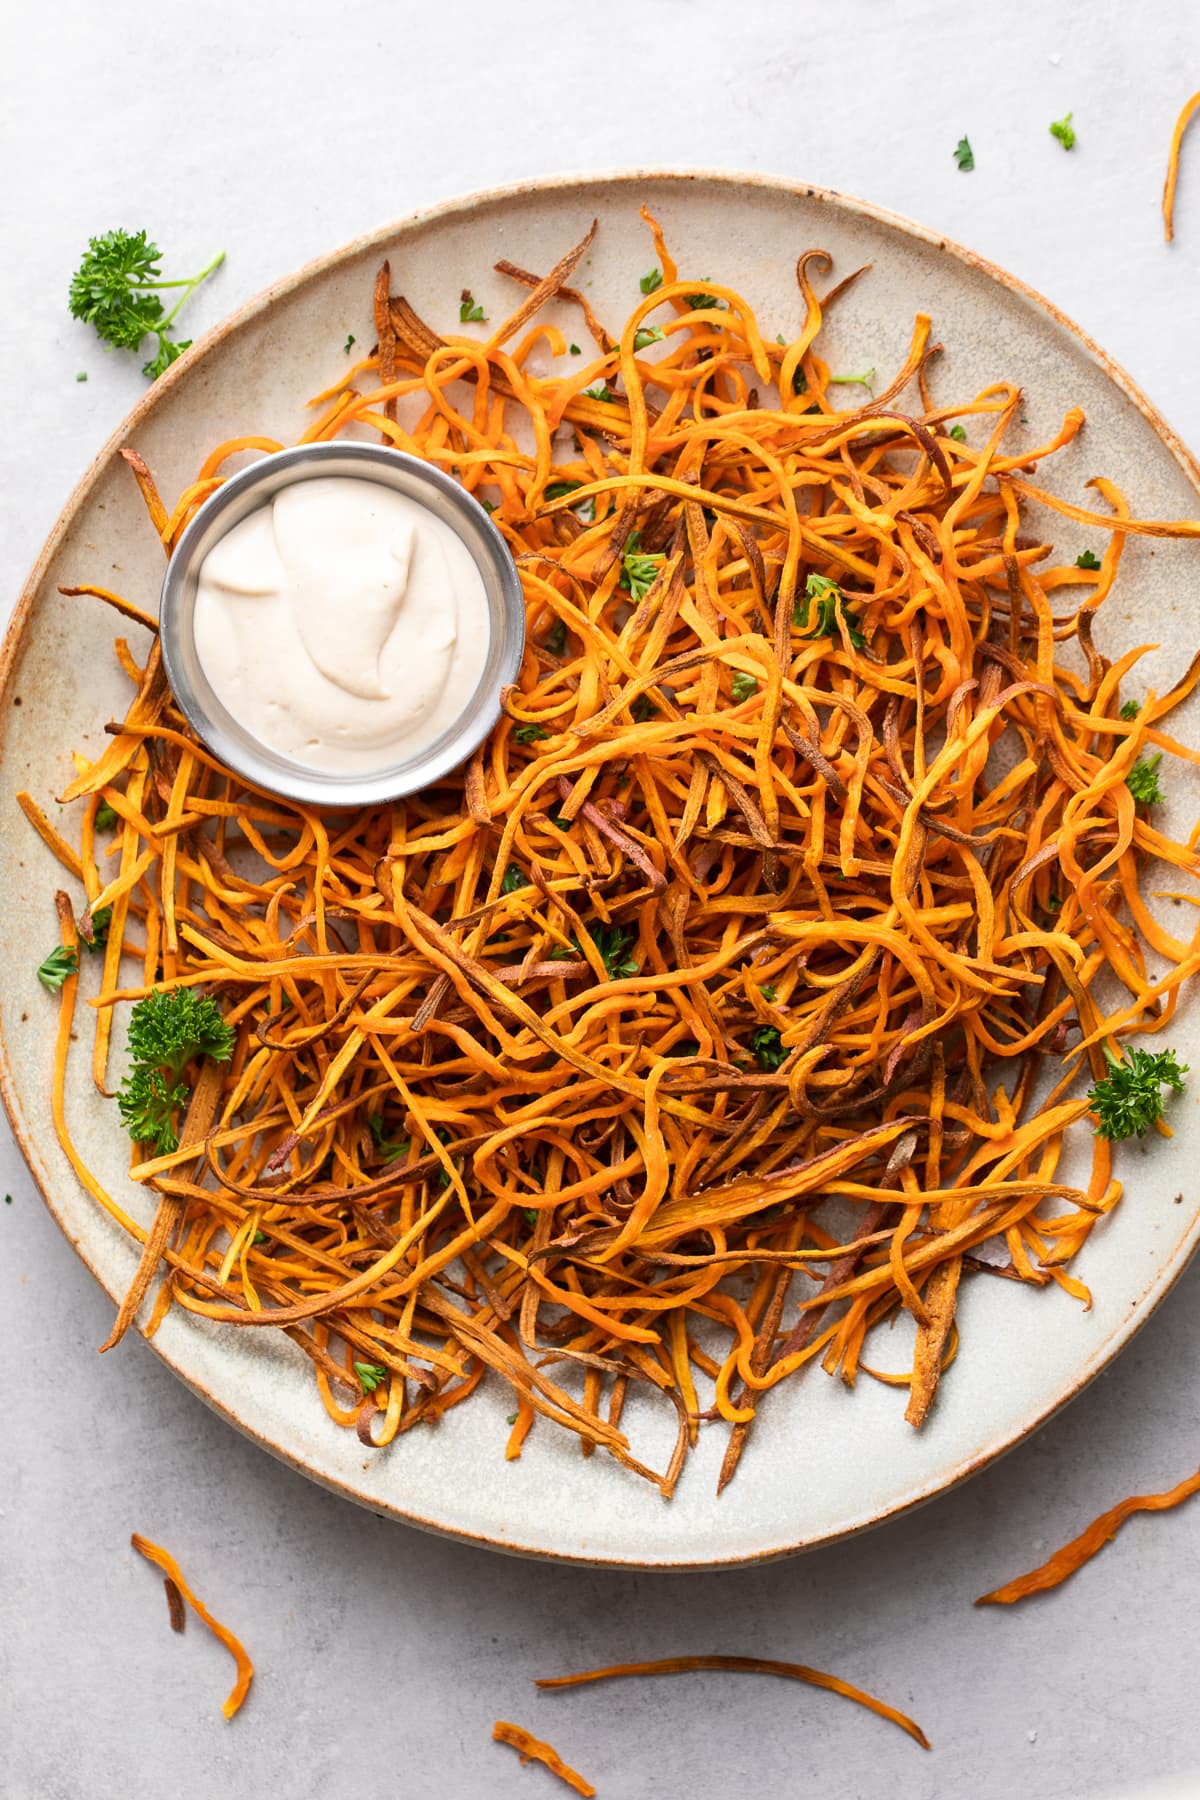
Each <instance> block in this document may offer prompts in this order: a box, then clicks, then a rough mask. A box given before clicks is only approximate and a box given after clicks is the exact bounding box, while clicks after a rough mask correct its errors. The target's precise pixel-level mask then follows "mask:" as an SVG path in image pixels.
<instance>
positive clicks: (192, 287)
mask: <svg viewBox="0 0 1200 1800" xmlns="http://www.w3.org/2000/svg"><path fill="white" fill-rule="evenodd" d="M224 261H225V252H224V251H223V250H219V251H218V252H217V254H216V256H214V257H213V259H212V261H211V262H210V263H209V265H208V267H207V269H201V271H200V273H199V274H198V275H193V276H192V279H191V280H190V281H148V282H146V283H145V285H146V286H147V287H152V288H177V287H181V288H182V289H183V292H182V294H180V296H179V298H178V300H177V301H176V302H175V304H174V306H173V307H172V308H171V310H170V312H169V313H168V314H167V316H166V318H165V319H159V321H158V323H157V325H156V326H155V330H156V331H157V332H158V335H159V338H160V339H161V337H162V334H163V332H164V331H165V330H166V329H167V326H168V325H169V324H170V323H171V321H172V320H173V319H174V317H175V315H176V313H177V312H178V311H179V309H180V308H181V307H182V306H184V305H185V304H186V302H187V301H188V300H189V299H190V298H191V296H192V295H193V294H194V293H195V291H196V289H197V288H198V287H199V286H200V283H201V282H202V281H207V279H208V277H209V276H210V275H211V274H212V272H213V270H214V269H216V268H219V267H220V265H221V264H222V263H223V262H224Z"/></svg>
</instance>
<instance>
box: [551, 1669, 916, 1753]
mask: <svg viewBox="0 0 1200 1800" xmlns="http://www.w3.org/2000/svg"><path fill="white" fill-rule="evenodd" d="M699 1669H718V1670H721V1671H724V1672H726V1673H729V1674H735V1675H781V1676H784V1677H785V1678H786V1679H788V1680H790V1681H806V1682H807V1683H808V1685H809V1686H810V1687H819V1688H827V1689H828V1691H829V1692H830V1693H831V1694H841V1695H843V1696H844V1697H845V1699H847V1700H854V1701H857V1703H858V1705H859V1706H865V1707H866V1708H867V1709H868V1711H870V1712H873V1713H878V1715H879V1717H880V1718H881V1719H890V1720H891V1722H892V1724H893V1725H898V1726H899V1727H900V1729H901V1731H906V1732H907V1733H908V1735H909V1737H910V1738H915V1739H916V1741H917V1743H918V1744H920V1746H921V1748H922V1749H923V1750H929V1749H931V1748H932V1746H931V1745H930V1742H929V1739H928V1738H927V1737H926V1736H925V1733H924V1732H923V1731H922V1730H921V1727H920V1726H919V1725H918V1724H917V1722H916V1720H915V1719H910V1718H909V1717H908V1715H907V1713H902V1712H897V1710H896V1708H895V1707H894V1706H888V1705H887V1703H886V1701H883V1700H876V1698H875V1696H874V1695H873V1694H866V1693H864V1692H863V1690H862V1688H856V1687H854V1686H852V1685H851V1683H850V1682H848V1681H843V1680H842V1679H841V1677H840V1676H838V1675H826V1674H825V1673H824V1671H823V1670H821V1669H810V1668H809V1667H808V1666H807V1664H805V1663H793V1662H775V1661H774V1660H773V1659H771V1658H769V1657H765V1656H667V1657H663V1658H662V1659H661V1660H660V1661H658V1662H635V1663H613V1665H612V1666H611V1668H607V1669H585V1670H583V1671H582V1672H581V1673H580V1674H578V1675H552V1676H547V1677H543V1679H542V1680H540V1681H539V1682H538V1683H537V1686H538V1687H540V1688H566V1687H582V1686H583V1684H584V1683H585V1682H588V1681H609V1680H614V1679H616V1678H617V1677H619V1676H623V1675H691V1674H693V1673H694V1672H695V1671H696V1670H699Z"/></svg>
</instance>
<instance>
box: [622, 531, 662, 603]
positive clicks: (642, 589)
mask: <svg viewBox="0 0 1200 1800" xmlns="http://www.w3.org/2000/svg"><path fill="white" fill-rule="evenodd" d="M662 562H663V558H662V556H661V555H655V554H652V553H649V552H647V551H644V550H643V549H642V534H641V532H640V531H631V532H630V534H629V536H628V537H627V538H626V539H625V550H624V554H623V555H622V558H621V586H622V587H623V588H624V590H625V592H626V593H627V594H628V595H629V596H630V597H631V599H634V600H644V599H645V597H646V595H647V594H648V593H649V592H650V589H651V588H652V587H653V586H654V580H655V577H656V576H657V574H658V571H659V569H660V568H661V566H662Z"/></svg>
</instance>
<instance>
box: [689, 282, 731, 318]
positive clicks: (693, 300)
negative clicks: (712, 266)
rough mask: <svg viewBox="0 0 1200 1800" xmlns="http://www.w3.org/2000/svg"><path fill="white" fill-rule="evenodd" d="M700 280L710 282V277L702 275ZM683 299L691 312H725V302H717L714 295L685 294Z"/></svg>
mask: <svg viewBox="0 0 1200 1800" xmlns="http://www.w3.org/2000/svg"><path fill="white" fill-rule="evenodd" d="M700 279H701V281H711V280H712V276H711V275H702V276H701V277H700ZM683 298H684V301H685V302H686V304H687V305H688V306H690V307H691V309H692V311H693V312H725V311H726V310H727V309H726V306H725V302H724V301H723V300H718V299H717V296H716V295H715V294H685V295H684V296H683Z"/></svg>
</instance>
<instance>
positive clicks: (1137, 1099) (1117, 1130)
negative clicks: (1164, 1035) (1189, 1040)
mask: <svg viewBox="0 0 1200 1800" xmlns="http://www.w3.org/2000/svg"><path fill="white" fill-rule="evenodd" d="M1104 1060H1105V1062H1106V1063H1107V1064H1108V1074H1107V1075H1106V1076H1104V1078H1103V1079H1102V1080H1100V1081H1098V1082H1097V1083H1096V1084H1095V1086H1094V1087H1092V1088H1089V1089H1088V1101H1089V1103H1090V1105H1091V1108H1092V1111H1093V1112H1094V1113H1095V1115H1096V1136H1097V1137H1102V1138H1111V1139H1113V1140H1114V1141H1119V1140H1120V1139H1121V1138H1127V1137H1134V1136H1137V1137H1145V1135H1146V1133H1147V1132H1148V1131H1149V1129H1150V1127H1151V1126H1152V1125H1153V1124H1155V1123H1156V1121H1157V1120H1159V1119H1161V1117H1162V1114H1163V1094H1162V1090H1163V1088H1170V1089H1171V1091H1172V1093H1176V1094H1180V1093H1182V1092H1183V1078H1184V1076H1185V1075H1186V1074H1187V1072H1188V1066H1187V1064H1186V1063H1181V1062H1180V1061H1179V1060H1178V1058H1177V1057H1176V1055H1175V1052H1174V1051H1173V1050H1157V1051H1154V1050H1130V1051H1129V1052H1128V1053H1127V1054H1126V1056H1125V1057H1124V1058H1123V1059H1122V1058H1121V1057H1117V1056H1114V1055H1113V1053H1112V1051H1111V1050H1110V1049H1109V1048H1108V1046H1107V1044H1106V1045H1105V1047H1104Z"/></svg>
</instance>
